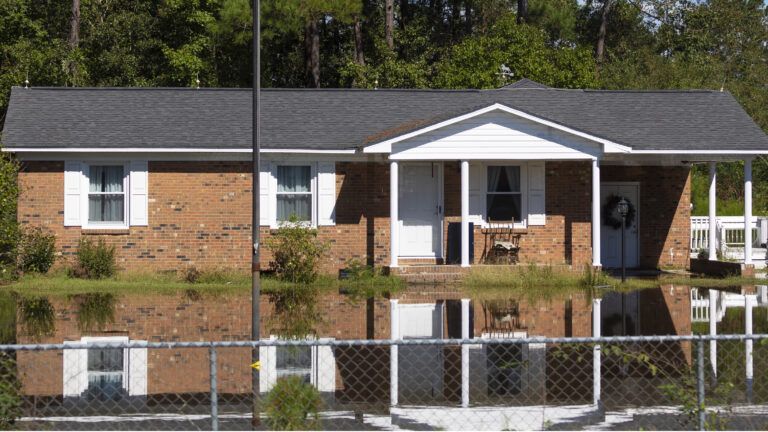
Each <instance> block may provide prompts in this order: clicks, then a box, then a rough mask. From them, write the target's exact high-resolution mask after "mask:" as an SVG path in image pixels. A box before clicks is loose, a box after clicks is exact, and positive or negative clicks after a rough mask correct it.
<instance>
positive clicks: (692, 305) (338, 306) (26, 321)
mask: <svg viewBox="0 0 768 432" xmlns="http://www.w3.org/2000/svg"><path fill="white" fill-rule="evenodd" d="M743 290H746V291H747V292H750V293H756V294H757V304H756V306H757V307H756V309H755V312H754V322H755V329H754V333H761V332H762V333H765V332H766V330H768V329H766V327H768V319H766V318H768V313H766V310H767V309H766V306H767V305H768V292H767V291H766V287H756V288H755V287H747V288H744V289H743ZM743 290H742V289H739V288H736V289H729V290H727V291H726V290H700V289H696V288H691V287H689V286H680V285H662V286H659V287H658V288H653V289H646V290H640V291H634V292H627V293H617V292H612V291H606V292H601V293H600V297H601V300H600V316H601V325H600V327H601V330H602V335H603V336H620V335H646V336H647V335H690V334H692V333H708V332H709V324H708V323H709V316H710V314H714V316H715V322H716V323H717V325H718V327H719V330H720V331H721V332H726V333H742V332H743V328H744V301H745V300H744V299H745V297H744V295H742V291H743ZM532 294H533V293H524V294H515V295H512V294H509V293H504V292H499V291H494V292H482V291H481V290H465V289H462V288H461V287H456V286H448V287H440V286H411V287H408V288H407V289H404V290H402V291H400V292H397V293H395V294H392V295H390V296H389V297H388V298H385V297H376V298H367V299H366V298H358V297H355V296H351V295H347V294H343V293H338V292H312V291H309V292H303V293H301V295H290V296H285V295H264V296H262V298H261V302H260V307H261V311H262V312H261V316H262V320H261V327H260V332H261V335H262V338H264V339H270V338H281V337H282V338H286V337H287V338H293V339H307V338H309V339H319V340H327V339H332V340H337V341H338V340H371V339H389V338H390V337H391V336H392V333H391V331H392V325H391V323H392V321H391V319H392V317H393V316H395V317H396V318H397V321H398V322H399V326H397V328H396V331H397V332H398V335H397V336H398V337H399V338H403V339H439V338H451V339H453V338H460V337H461V334H462V324H463V323H462V318H461V317H462V300H463V299H468V300H469V323H468V327H469V333H470V334H469V337H470V338H484V339H493V338H504V339H507V338H530V337H558V338H560V337H586V336H591V335H592V331H593V309H592V308H593V305H594V304H595V303H594V302H593V300H592V298H591V296H590V295H589V294H588V293H586V292H584V291H583V290H579V289H574V290H573V291H572V292H565V293H561V294H556V295H552V296H541V295H532ZM711 295H714V296H716V297H717V298H716V301H715V302H714V303H713V306H714V307H712V306H711V305H710V302H709V297H710V296H711ZM6 313H8V312H6ZM15 315H16V324H15V335H13V338H14V340H15V341H16V342H18V343H62V342H69V341H76V342H78V341H84V340H104V341H108V340H123V341H124V340H130V341H149V342H175V341H241V340H249V339H250V335H251V326H250V320H251V299H250V295H248V294H227V295H219V296H215V297H214V296H207V295H194V293H192V294H190V293H185V294H179V295H175V296H171V295H109V294H88V295H80V296H71V297H49V298H40V299H35V300H34V301H30V300H19V301H18V304H17V307H16V311H15ZM0 318H3V317H0ZM5 318H8V317H5ZM4 322H8V320H4ZM740 329H741V330H742V331H740ZM84 338H85V339H84ZM729 347H730V346H729V345H728V344H725V343H724V344H722V349H721V352H720V353H719V354H718V357H717V358H718V360H719V361H720V363H721V366H720V368H721V371H722V374H724V376H730V375H728V373H731V375H733V374H734V373H733V372H732V371H731V372H729V370H728V368H729V366H728V364H729V362H730V363H733V364H737V363H738V364H739V365H743V359H742V358H740V357H738V356H736V357H734V358H729V357H727V356H728V355H730V354H731V353H733V352H735V351H733V350H732V349H730V348H729ZM693 349H694V347H693V345H692V343H690V342H654V343H647V344H634V345H632V346H629V345H625V346H617V348H610V347H609V346H605V347H603V363H602V377H601V381H602V390H601V391H602V396H603V397H602V399H601V404H603V405H604V406H605V407H606V408H607V409H616V410H620V409H626V408H628V407H638V406H641V407H648V406H660V405H664V406H666V405H669V404H670V403H673V402H675V401H670V400H668V395H667V393H665V390H664V389H665V386H667V385H669V383H670V382H672V383H678V384H679V387H680V388H683V387H684V385H683V381H684V380H683V378H684V377H685V376H686V375H685V373H684V372H682V371H683V370H690V369H691V368H692V367H693V365H694V363H695V360H694V358H695V354H694V351H693ZM271 350H272V351H270V349H269V348H264V347H263V348H261V349H260V356H261V359H262V365H261V370H260V371H259V372H258V373H259V377H260V381H261V390H262V392H267V391H268V390H270V388H271V386H273V385H275V383H276V382H277V381H276V380H277V379H278V378H280V377H283V376H286V375H299V376H301V377H305V379H306V382H307V383H311V384H312V385H313V386H314V387H315V388H317V389H318V390H319V391H320V393H321V394H322V398H323V403H324V406H326V407H329V408H330V407H332V408H333V412H334V413H337V414H338V413H339V412H346V413H351V414H350V415H348V416H347V415H346V414H338V415H339V416H341V417H339V418H338V419H337V420H335V422H334V423H333V425H335V426H336V428H339V427H344V428H347V427H348V428H353V429H376V428H379V427H380V426H381V425H380V424H378V423H376V422H378V421H384V420H382V419H381V418H379V417H376V416H381V415H385V414H386V413H388V410H389V406H390V402H391V400H390V397H391V395H392V393H391V391H392V387H391V382H390V367H391V365H392V363H391V357H390V354H391V352H390V349H389V347H388V346H348V347H346V346H338V347H334V348H331V347H325V348H323V347H306V348H271ZM612 350H613V351H612ZM70 351H72V350H70ZM91 351H95V350H90V349H89V350H87V359H86V358H85V357H83V360H77V359H75V358H74V357H71V356H69V357H68V355H67V354H66V353H63V352H62V351H48V352H17V353H16V354H15V355H16V357H15V370H16V372H15V373H16V375H17V376H18V379H19V381H20V388H21V393H22V394H23V398H24V410H25V414H26V416H27V417H28V419H29V422H28V423H24V425H26V426H24V427H27V426H29V427H40V426H41V424H43V423H46V422H47V423H46V424H53V425H55V427H57V428H69V427H72V428H75V429H84V428H85V429H87V428H96V429H101V428H104V427H105V425H104V424H101V423H98V422H97V423H93V424H91V423H83V422H77V421H75V422H70V421H58V422H56V421H54V422H53V423H51V421H52V420H50V419H51V418H54V417H55V416H57V415H58V416H70V415H72V414H73V412H74V411H76V414H78V415H79V416H80V417H83V416H92V415H96V414H98V415H107V414H109V415H113V414H114V415H119V416H133V417H136V418H140V419H145V420H146V419H147V417H146V416H147V415H149V414H151V415H155V416H160V415H163V414H165V413H168V412H173V413H174V414H178V415H185V416H188V417H184V418H181V419H180V418H174V419H172V420H168V421H169V423H167V424H166V423H162V422H159V421H147V422H144V423H142V422H141V421H139V420H136V421H137V422H136V423H132V424H129V425H128V426H126V427H128V428H131V429H137V428H139V429H144V428H151V429H162V428H166V427H171V428H176V427H181V428H196V427H204V428H207V427H209V426H210V425H209V423H206V422H207V421H208V420H207V417H206V415H207V414H208V413H209V410H210V408H209V407H210V399H209V394H210V393H209V392H210V380H209V379H210V375H209V373H210V364H209V353H208V350H207V349H170V348H166V349H150V350H147V351H148V352H147V353H146V354H143V355H144V357H135V355H134V354H133V353H130V352H128V350H125V351H123V350H111V351H110V350H101V351H100V352H99V353H97V354H98V356H96V357H94V355H95V354H94V355H92V354H93V353H91ZM81 352H82V351H81ZM592 353H593V347H592V346H586V345H581V344H549V343H548V344H542V343H524V344H522V343H521V344H485V345H480V344H477V345H471V346H470V350H469V370H470V372H469V382H470V383H471V384H470V387H469V390H468V392H469V393H468V394H469V398H470V401H471V404H472V406H478V407H489V406H490V407H518V408H520V407H532V406H535V407H541V406H553V407H566V406H567V407H582V406H588V405H589V404H592V403H593V395H594V393H593V392H594V391H595V390H594V385H593V357H592ZM640 354H643V355H646V357H647V358H646V357H641V355H640ZM723 356H726V357H723ZM92 357H93V358H92ZM78 361H82V362H83V363H82V364H83V365H86V366H82V368H83V370H82V371H80V372H81V373H82V374H84V377H83V378H77V373H78V371H77V370H76V368H75V366H73V364H76V363H77V362H78ZM461 361H462V352H461V347H459V346H457V345H420V346H401V347H399V351H398V363H399V370H398V382H399V390H398V397H399V401H398V403H399V404H403V405H405V406H439V407H451V406H456V404H457V403H459V402H460V401H461V394H462V387H461V386H462V384H461V378H460V377H461V370H462V368H461ZM761 361H765V357H762V360H761ZM250 363H251V351H250V349H247V348H230V349H227V348H220V349H218V368H217V370H218V383H217V385H218V388H217V390H218V392H219V393H220V395H219V403H220V406H221V411H222V412H223V413H227V415H228V416H229V417H226V416H225V417H223V418H224V420H222V421H223V425H226V427H232V428H241V427H242V428H246V427H248V421H247V417H248V415H247V414H248V412H249V409H250V408H249V407H250V399H249V398H250V394H251V393H252V392H251V373H252V369H251V368H250ZM136 364H140V365H141V366H142V367H139V368H136V367H137V366H136ZM761 364H762V363H761ZM73 368H75V369H73ZM73 370H75V372H73ZM41 371H45V373H42V372H41ZM739 373H742V372H735V374H736V375H734V376H736V378H734V379H735V382H737V385H740V384H739V383H740V382H741V381H743V379H742V380H741V381H739V377H738V376H737V375H738V374H739ZM759 373H762V372H759ZM742 374H743V373H742ZM134 375H135V376H142V377H143V378H142V379H141V380H138V381H137V380H136V379H134V378H132V376H134ZM742 378H743V377H742ZM75 381H77V382H78V383H79V384H73V382H75ZM761 383H762V384H761ZM758 387H759V388H758ZM764 387H765V388H764ZM137 389H138V390H137ZM758 390H759V392H760V393H759V394H760V395H761V396H760V397H761V398H763V399H765V400H766V401H768V387H766V386H765V385H764V380H763V381H760V380H757V377H756V392H758ZM121 398H123V399H121ZM665 398H667V399H665ZM122 400H126V401H131V402H130V403H123V402H120V403H118V401H122ZM78 401H79V402H78ZM678 402H679V401H678ZM118 407H119V408H118ZM526 409H528V408H526ZM569 409H570V408H569ZM574 409H575V408H574ZM579 409H581V408H579ZM105 410H106V412H105ZM571 411H572V410H571ZM571 411H569V412H571ZM576 411H577V412H578V409H576ZM553 412H555V411H553ZM564 412H565V411H564ZM334 415H336V414H334ZM413 415H414V416H415V417H413V418H412V419H411V420H410V421H413V422H416V423H413V424H403V425H400V426H401V427H404V428H409V427H411V426H413V427H416V426H418V428H422V429H441V428H442V429H446V428H448V429H449V428H450V427H445V425H441V424H437V423H434V424H433V423H430V421H427V420H424V422H426V423H423V424H422V423H419V422H417V421H416V420H415V419H416V418H417V417H418V415H416V414H413ZM510 415H511V414H510V413H506V414H504V416H507V417H509V416H510ZM537 415H538V414H537ZM569 415H570V414H569ZM201 416H202V417H201ZM366 416H368V417H366ZM404 416H405V417H407V416H406V415H405V414H404ZM574 416H575V417H573V418H570V417H568V416H567V415H566V417H567V418H569V420H568V419H566V420H564V418H562V417H557V416H555V417H553V418H550V419H547V420H546V422H545V424H546V425H550V426H552V427H564V428H572V427H580V425H581V426H583V427H591V426H595V424H596V423H595V421H596V420H594V418H593V414H589V413H587V414H584V415H581V414H578V415H576V414H574ZM133 417H132V418H133ZM405 417H404V418H405ZM507 417H505V418H507ZM364 418H368V419H369V420H370V419H378V420H375V421H374V420H370V421H368V420H366V421H364V420H363V419H364ZM387 418H389V417H387ZM489 418H490V417H489ZM536 418H539V417H536ZM638 418H644V419H645V420H643V422H639V423H638V422H637V421H635V420H633V421H632V422H629V423H626V422H625V423H622V425H623V426H620V427H619V428H629V429H636V428H639V427H643V428H663V429H667V428H678V427H692V426H691V424H688V423H686V422H687V421H689V420H690V419H688V418H687V417H686V416H685V415H679V414H674V415H669V416H667V417H666V420H665V421H668V422H670V423H658V421H659V419H660V418H662V417H659V416H654V415H646V416H645V417H638ZM226 419H229V420H226ZM654 419H655V420H654ZM603 420H604V419H603ZM104 421H107V420H104ZM326 421H327V420H324V423H323V425H326V423H325V422H326ZM387 421H392V420H391V419H389V420H387ZM526 421H527V420H526ZM537 421H538V420H537ZM654 421H656V423H654ZM41 422H43V423H41ZM179 422H180V423H179ZM371 422H373V423H371ZM521 422H522V423H520V424H519V425H517V426H514V425H513V426H514V427H512V426H510V427H506V426H504V425H499V424H496V423H493V427H490V428H491V429H494V428H495V429H499V428H512V429H514V428H525V429H531V428H532V429H537V428H541V427H544V426H543V425H542V424H538V423H535V422H534V423H530V424H529V423H525V422H523V419H521ZM390 426H392V425H391V424H390ZM480 426H481V425H479V424H477V423H471V424H466V425H464V427H462V428H463V429H471V428H476V427H477V428H480ZM508 426H509V425H508ZM742 426H743V427H746V426H744V425H742ZM747 426H748V425H747ZM607 428H608V429H611V428H614V427H613V426H607Z"/></svg>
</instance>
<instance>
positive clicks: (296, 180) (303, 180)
mask: <svg viewBox="0 0 768 432" xmlns="http://www.w3.org/2000/svg"><path fill="white" fill-rule="evenodd" d="M291 217H295V218H296V220H298V221H300V222H312V167H311V166H309V165H279V166H278V167H277V222H285V221H288V220H290V219H291Z"/></svg>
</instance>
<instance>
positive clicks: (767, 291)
mask: <svg viewBox="0 0 768 432" xmlns="http://www.w3.org/2000/svg"><path fill="white" fill-rule="evenodd" d="M755 288H756V289H755V292H753V293H752V294H755V295H756V298H755V300H756V301H757V303H756V304H755V306H758V307H768V285H760V286H757V287H755ZM749 291H750V292H752V290H749ZM745 294H746V290H744V289H742V290H741V292H738V293H737V292H729V291H720V290H714V289H710V290H700V289H699V288H691V321H692V322H709V317H710V314H712V313H714V316H715V322H720V321H722V320H723V318H724V317H725V313H726V311H727V310H728V309H731V308H741V309H743V308H744V306H745V304H746V303H745V302H746V297H745ZM710 295H714V296H715V303H714V310H713V309H712V306H713V305H712V304H710V302H709V297H710Z"/></svg>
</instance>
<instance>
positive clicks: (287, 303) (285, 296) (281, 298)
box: [267, 284, 321, 339]
mask: <svg viewBox="0 0 768 432" xmlns="http://www.w3.org/2000/svg"><path fill="white" fill-rule="evenodd" d="M268 297H269V301H270V303H272V304H273V306H274V309H273V314H272V316H271V317H270V318H269V319H268V320H267V323H268V326H269V333H270V334H271V335H276V336H278V337H280V338H281V339H304V338H306V337H308V336H314V335H316V334H317V326H318V325H319V324H320V322H321V315H320V311H319V310H318V309H317V301H318V297H319V290H318V288H317V287H314V286H311V285H303V284H301V285H291V286H287V287H281V288H279V289H277V290H275V291H274V292H271V293H269V294H268Z"/></svg>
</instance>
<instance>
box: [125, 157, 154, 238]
mask: <svg viewBox="0 0 768 432" xmlns="http://www.w3.org/2000/svg"><path fill="white" fill-rule="evenodd" d="M148 171H149V164H148V163H147V161H131V176H130V178H129V183H130V189H131V193H130V199H131V201H130V203H129V204H128V206H129V207H128V209H129V210H130V212H131V218H130V219H131V225H133V226H147V225H148V224H149V202H148V198H149V172H148Z"/></svg>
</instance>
